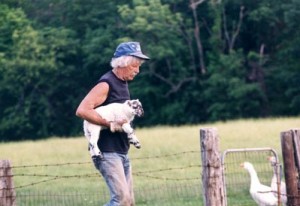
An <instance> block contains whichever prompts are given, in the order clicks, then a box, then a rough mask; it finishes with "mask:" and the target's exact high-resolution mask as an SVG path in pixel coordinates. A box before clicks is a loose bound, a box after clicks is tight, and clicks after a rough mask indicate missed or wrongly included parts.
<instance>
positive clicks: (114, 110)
mask: <svg viewBox="0 0 300 206" xmlns="http://www.w3.org/2000/svg"><path fill="white" fill-rule="evenodd" d="M95 111H96V112H97V113H98V114H99V115H100V116H101V117H102V118H103V119H105V120H106V121H108V122H111V123H113V122H116V121H121V120H125V121H126V123H124V124H123V125H122V129H123V131H124V132H126V133H127V137H128V141H129V143H130V144H133V145H134V146H135V147H136V148H138V149H140V148H141V144H140V142H139V140H138V138H137V137H136V135H135V133H134V129H133V128H132V127H131V122H132V121H133V119H134V117H135V116H138V117H141V116H143V115H144V110H143V107H142V104H141V102H140V101H139V100H138V99H135V100H126V101H125V102H124V103H112V104H108V105H105V106H101V107H98V108H96V109H95ZM83 129H84V135H85V137H86V138H87V140H88V141H89V151H90V154H91V156H98V157H100V158H101V159H102V158H103V156H102V153H101V151H100V149H99V147H98V145H97V142H98V140H99V137H100V131H101V130H102V129H104V127H103V126H100V125H96V124H93V123H90V122H88V121H86V120H84V121H83ZM110 130H111V131H112V132H115V131H116V130H115V128H114V127H113V124H111V127H110Z"/></svg>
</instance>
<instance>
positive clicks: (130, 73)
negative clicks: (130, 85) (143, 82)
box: [124, 62, 141, 81]
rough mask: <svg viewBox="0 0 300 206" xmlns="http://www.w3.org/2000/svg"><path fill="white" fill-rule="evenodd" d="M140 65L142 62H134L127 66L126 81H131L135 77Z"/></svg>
mask: <svg viewBox="0 0 300 206" xmlns="http://www.w3.org/2000/svg"><path fill="white" fill-rule="evenodd" d="M140 66H141V64H140V63H139V62H134V63H132V64H130V65H128V66H127V67H125V68H124V69H125V75H124V76H125V77H124V79H125V80H126V81H131V80H133V79H134V77H135V76H136V75H137V74H138V73H139V72H140Z"/></svg>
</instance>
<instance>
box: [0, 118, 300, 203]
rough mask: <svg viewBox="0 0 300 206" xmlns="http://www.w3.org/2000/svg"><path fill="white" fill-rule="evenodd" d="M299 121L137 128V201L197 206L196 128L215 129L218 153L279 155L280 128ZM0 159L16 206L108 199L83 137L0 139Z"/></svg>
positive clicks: (132, 154) (296, 125)
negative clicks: (10, 177)
mask: <svg viewBox="0 0 300 206" xmlns="http://www.w3.org/2000/svg"><path fill="white" fill-rule="evenodd" d="M299 120H300V118H298V117H291V118H270V119H249V120H235V121H228V122H216V123H213V124H201V125H190V126H178V127H167V126H157V127H153V128H137V130H136V134H137V136H138V138H139V139H140V141H141V144H142V148H141V149H140V150H138V149H136V148H134V147H132V148H131V150H130V157H131V160H132V166H133V174H134V188H135V193H136V203H137V205H151V206H152V205H201V203H202V193H201V191H202V188H201V185H202V184H201V170H202V168H201V162H200V160H201V158H200V137H199V130H200V128H206V127H216V128H217V129H218V133H219V135H220V150H221V151H224V150H226V149H232V148H256V147H259V148H261V147H270V148H273V149H274V150H276V151H277V152H278V154H279V156H280V159H282V158H281V145H280V132H282V131H285V130H288V129H291V128H300V121H299ZM0 159H8V160H11V162H12V166H13V167H14V168H13V174H14V185H15V187H16V188H17V189H16V192H17V201H19V202H18V205H34V206H35V205H54V204H52V203H51V201H50V200H49V197H50V199H51V196H52V199H57V201H61V203H60V204H57V203H55V205H101V204H103V203H105V202H106V201H107V200H108V198H109V197H108V194H107V189H106V187H105V184H104V182H103V179H102V178H101V177H100V176H99V174H98V172H97V171H96V170H95V169H94V166H93V165H92V163H91V161H90V157H89V154H88V151H87V141H86V139H85V138H84V137H83V136H80V137H74V138H58V137H52V138H49V139H46V140H39V141H23V142H9V143H4V142H1V143H0ZM47 194H48V195H47ZM60 195H61V196H65V195H69V196H70V197H71V199H72V201H73V202H72V203H63V202H66V200H63V199H64V198H62V197H61V196H60ZM45 196H46V197H45ZM35 197H38V198H37V199H38V200H34V199H35ZM18 198H19V199H18ZM26 198H27V199H28V200H26ZM60 199H61V200H60ZM20 201H21V202H20ZM30 201H32V202H30ZM67 201H70V202H71V200H67ZM26 202H27V203H26ZM83 202H84V203H83ZM175 203H176V204H175Z"/></svg>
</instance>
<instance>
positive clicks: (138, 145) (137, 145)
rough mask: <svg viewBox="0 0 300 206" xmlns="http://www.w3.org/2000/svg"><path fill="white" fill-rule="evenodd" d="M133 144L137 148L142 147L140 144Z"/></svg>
mask: <svg viewBox="0 0 300 206" xmlns="http://www.w3.org/2000/svg"><path fill="white" fill-rule="evenodd" d="M134 146H135V147H136V148H137V149H141V147H142V145H141V144H134Z"/></svg>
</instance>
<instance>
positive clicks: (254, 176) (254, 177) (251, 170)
mask: <svg viewBox="0 0 300 206" xmlns="http://www.w3.org/2000/svg"><path fill="white" fill-rule="evenodd" d="M248 172H249V174H250V178H251V187H255V185H258V184H260V181H259V179H258V176H257V173H256V171H255V170H254V168H252V167H251V168H248Z"/></svg>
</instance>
